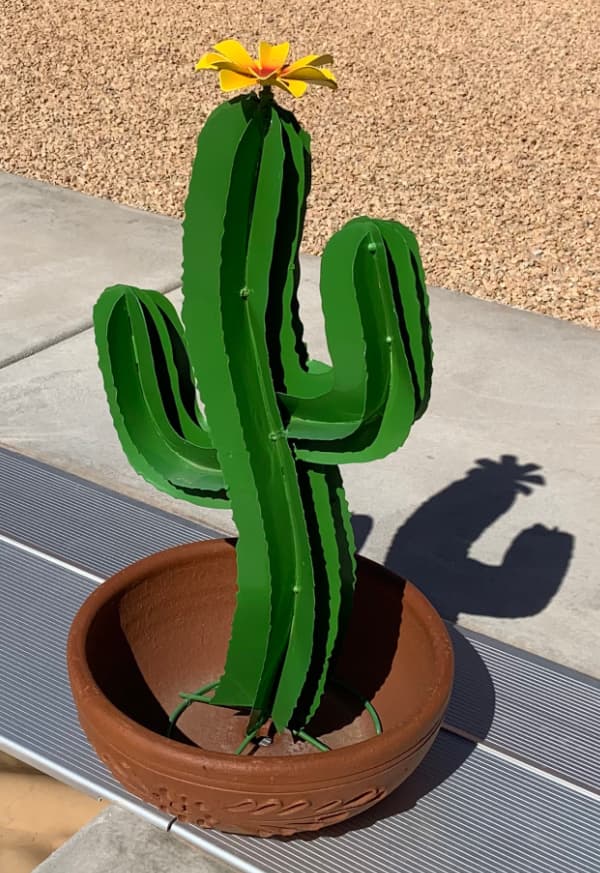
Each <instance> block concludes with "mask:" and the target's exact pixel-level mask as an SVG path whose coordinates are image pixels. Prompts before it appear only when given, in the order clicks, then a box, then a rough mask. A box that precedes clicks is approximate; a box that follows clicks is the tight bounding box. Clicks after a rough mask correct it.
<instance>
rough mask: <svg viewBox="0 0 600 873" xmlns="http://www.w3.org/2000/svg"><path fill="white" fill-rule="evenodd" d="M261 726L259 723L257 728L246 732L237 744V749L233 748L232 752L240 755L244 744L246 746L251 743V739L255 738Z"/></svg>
mask: <svg viewBox="0 0 600 873" xmlns="http://www.w3.org/2000/svg"><path fill="white" fill-rule="evenodd" d="M261 727H262V725H259V726H258V727H257V728H254V730H253V731H252V732H251V733H249V734H246V736H245V737H244V739H243V740H242V742H241V743H240V744H239V746H238V747H237V749H236V750H235V752H234V754H235V755H241V754H242V752H243V751H244V749H245V748H246V746H247V745H248V744H249V743H251V742H252V740H253V739H254V738H255V736H256V734H257V733H258V732H259V730H260V729H261Z"/></svg>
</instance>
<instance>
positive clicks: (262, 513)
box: [183, 99, 353, 730]
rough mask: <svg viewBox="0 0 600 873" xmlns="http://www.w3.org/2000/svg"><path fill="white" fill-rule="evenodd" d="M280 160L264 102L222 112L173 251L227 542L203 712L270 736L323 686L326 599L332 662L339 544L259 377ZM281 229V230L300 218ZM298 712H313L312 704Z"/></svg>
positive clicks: (266, 362) (265, 361)
mask: <svg viewBox="0 0 600 873" xmlns="http://www.w3.org/2000/svg"><path fill="white" fill-rule="evenodd" d="M285 154H286V147H285V141H284V125H283V123H282V121H281V119H280V117H279V115H278V114H277V113H276V112H275V111H274V110H273V108H272V106H271V105H270V104H269V103H268V102H267V103H265V102H264V101H262V100H261V101H258V100H256V99H253V100H247V99H246V100H245V101H239V102H237V103H236V102H232V103H229V104H225V105H224V106H223V107H221V109H220V110H219V111H218V112H216V113H214V114H213V116H211V118H209V120H208V121H207V123H206V126H205V128H204V130H203V132H202V135H201V137H200V141H199V144H198V160H197V163H196V168H195V170H194V173H193V175H192V180H191V183H190V191H189V196H188V201H187V204H186V218H185V220H184V238H183V246H184V274H183V292H184V306H183V321H184V323H185V325H186V339H187V344H188V349H189V354H190V359H191V363H192V366H193V369H194V372H195V373H196V376H197V378H198V382H199V386H200V393H201V395H202V399H203V401H204V404H205V408H206V416H207V420H208V422H209V426H210V435H211V439H212V441H213V443H214V445H215V446H216V449H217V453H218V457H219V462H220V465H221V469H222V472H223V476H224V479H225V481H226V482H227V486H228V493H229V497H230V500H231V506H232V510H233V516H234V520H235V523H236V525H237V528H238V531H239V542H238V548H237V562H238V600H237V608H236V612H235V616H234V620H233V629H232V637H231V642H230V647H229V652H228V656H227V663H226V667H225V672H224V675H223V677H222V678H221V681H220V683H219V687H218V689H217V690H216V692H215V695H214V698H213V702H214V703H217V704H221V705H227V706H238V707H248V706H250V707H253V709H254V710H255V715H254V719H253V721H254V722H257V721H258V720H259V719H260V718H261V717H263V716H265V715H267V714H268V715H272V717H273V721H274V723H275V726H276V728H277V729H278V730H283V729H284V728H285V727H287V726H288V724H289V723H290V721H291V719H292V715H293V714H294V712H295V710H296V708H297V703H298V698H299V696H300V695H301V693H302V691H303V689H304V688H305V687H306V686H307V684H308V685H309V686H310V685H311V684H312V686H313V687H314V688H315V689H318V688H320V687H321V684H322V682H323V676H322V673H323V669H324V665H323V664H321V670H320V672H319V671H317V670H316V666H315V665H316V664H317V663H318V662H317V660H316V656H315V646H314V643H313V632H314V628H315V620H316V619H315V602H316V598H317V599H319V600H323V594H325V595H326V603H327V606H326V608H325V607H322V606H319V608H318V609H317V610H316V611H317V613H318V619H317V620H318V622H319V623H320V624H321V625H322V627H323V628H325V626H326V629H325V630H321V631H320V635H321V636H320V638H323V640H324V641H323V642H322V644H321V649H322V650H323V651H330V650H331V647H332V641H331V638H332V636H333V637H334V636H335V633H333V634H332V630H331V629H332V628H334V629H335V630H337V610H338V608H339V600H340V599H341V594H340V593H338V594H337V596H334V597H333V601H334V602H333V603H332V598H331V597H330V596H329V591H328V590H327V591H325V590H324V589H325V587H326V586H327V587H328V576H331V577H332V578H334V577H335V578H337V586H338V588H339V587H340V581H339V570H340V567H339V562H340V557H339V554H342V555H343V554H344V553H347V552H348V551H349V537H351V532H350V528H349V522H348V519H347V509H344V507H345V503H344V499H343V489H342V486H341V479H340V478H339V473H338V472H337V471H336V470H327V469H325V468H324V467H319V466H318V465H312V464H310V463H300V462H297V461H296V458H295V456H294V452H293V446H292V445H291V444H290V443H289V442H288V439H287V434H286V432H285V428H284V423H283V421H282V417H281V413H280V401H279V399H278V396H277V393H276V385H275V383H274V378H273V373H272V370H271V357H272V351H273V350H272V349H269V348H268V345H267V342H268V340H267V331H266V330H265V324H266V318H267V308H268V306H269V301H270V299H272V296H273V295H274V294H276V293H279V294H282V288H281V287H274V285H275V281H276V280H275V278H274V277H275V276H276V277H277V281H279V278H280V277H281V275H282V271H281V266H280V264H279V265H278V269H275V267H274V265H275V264H277V263H278V261H279V259H281V257H282V249H281V242H280V240H281V222H282V218H281V212H282V210H284V214H285V208H286V203H285V202H282V190H283V183H282V180H283V173H284V165H285ZM286 220H288V221H290V222H291V223H292V226H293V225H294V224H295V223H297V222H298V214H297V213H296V214H291V213H290V215H289V216H288V217H287V219H286ZM288 257H290V255H289V253H288ZM290 259H291V261H292V263H293V261H294V253H292V255H291V258H290ZM332 499H333V502H334V504H335V507H334V508H332V506H331V505H330V501H331V500H332ZM307 504H308V509H307V507H306V505H307ZM344 513H345V514H344ZM323 534H324V535H325V537H326V539H327V542H323V543H322V544H321V540H322V539H323ZM350 541H351V539H350ZM334 553H339V554H335V556H334ZM347 563H348V562H347V561H346V564H347ZM349 569H350V571H351V570H352V568H349ZM348 581H349V584H350V585H351V584H352V581H353V576H351V577H350V579H349V580H348ZM315 592H317V593H315ZM336 601H337V602H336ZM325 612H326V613H327V619H325V618H324V613H325ZM330 613H331V615H334V613H335V617H334V618H331V616H330ZM311 668H312V669H311ZM315 671H316V672H318V675H316V673H315ZM307 677H308V678H307ZM303 706H304V710H305V712H306V713H307V714H308V713H309V712H311V711H312V710H313V709H314V700H313V699H312V698H311V697H310V695H307V696H306V697H305V699H304V703H303ZM298 718H299V719H300V722H301V723H300V724H299V726H300V727H302V726H303V716H302V715H301V714H298Z"/></svg>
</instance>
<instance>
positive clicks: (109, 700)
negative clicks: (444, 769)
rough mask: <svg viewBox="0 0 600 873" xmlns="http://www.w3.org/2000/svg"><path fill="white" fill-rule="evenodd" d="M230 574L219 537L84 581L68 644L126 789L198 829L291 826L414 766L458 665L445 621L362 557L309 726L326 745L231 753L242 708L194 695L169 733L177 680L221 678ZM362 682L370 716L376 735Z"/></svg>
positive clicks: (318, 822) (313, 822) (83, 710)
mask: <svg viewBox="0 0 600 873" xmlns="http://www.w3.org/2000/svg"><path fill="white" fill-rule="evenodd" d="M235 576H236V564H235V544H234V542H233V541H231V540H212V541H209V542H201V543H193V544H191V545H186V546H180V547H178V548H175V549H170V550H168V551H164V552H161V553H159V554H157V555H153V556H151V557H149V558H146V559H144V560H142V561H139V562H138V563H136V564H133V565H132V566H130V567H127V568H126V569H125V570H122V571H121V572H119V573H117V574H116V575H115V576H113V577H112V578H111V579H109V580H108V581H107V582H105V583H104V584H102V585H100V586H99V587H98V588H97V589H96V590H95V591H94V592H93V593H92V594H91V596H90V597H89V598H88V599H87V600H86V601H85V603H84V604H83V606H82V607H81V609H80V610H79V612H78V614H77V616H76V618H75V620H74V622H73V625H72V629H71V633H70V637H69V642H68V665H69V674H70V679H71V685H72V689H73V695H74V698H75V701H76V704H77V708H78V711H79V718H80V722H81V725H82V727H83V729H84V731H85V733H86V734H87V736H88V738H89V740H90V742H91V743H92V745H93V746H94V748H95V749H96V751H97V753H98V755H99V757H100V758H101V759H102V760H103V761H104V762H105V764H106V765H107V766H108V767H109V769H110V770H111V771H112V773H113V774H114V775H115V776H116V778H117V779H118V780H119V781H120V782H121V783H122V784H123V785H124V786H125V787H126V788H127V789H128V790H130V791H131V792H133V793H134V794H136V795H138V796H139V797H141V798H142V799H143V800H145V801H149V802H150V803H152V804H154V805H156V806H158V807H159V808H160V809H162V810H164V811H165V812H167V813H169V814H172V815H174V816H177V817H178V819H179V820H180V821H184V822H190V823H192V824H195V825H199V826H201V827H210V828H213V827H214V828H218V829H219V830H223V831H229V832H233V833H242V834H254V835H259V836H273V835H280V836H289V835H291V834H294V833H297V832H299V831H315V830H319V829H320V828H323V827H326V826H328V825H331V824H334V823H336V822H339V821H341V820H343V819H347V818H350V817H351V816H353V815H356V814H357V813H360V812H362V811H364V810H366V809H368V808H369V807H371V806H373V805H374V804H376V803H377V802H378V801H380V800H381V799H382V798H384V797H385V796H386V795H388V794H389V793H390V792H391V791H393V790H394V789H395V788H397V786H398V785H400V783H401V782H403V781H404V780H405V779H406V778H407V776H409V775H410V773H412V771H413V770H414V769H415V768H416V767H417V765H418V764H419V762H420V761H421V759H422V758H423V757H424V755H425V754H426V752H427V751H428V749H429V748H430V746H431V744H432V743H433V741H434V739H435V737H436V734H437V732H438V730H439V728H440V724H441V721H442V717H443V715H444V711H445V709H446V706H447V703H448V698H449V695H450V690H451V684H452V672H453V657H452V649H451V643H450V640H449V637H448V634H447V632H446V628H445V626H444V624H443V622H442V621H441V619H440V618H439V616H438V615H437V613H436V612H435V610H434V609H433V607H432V606H431V605H430V603H429V602H428V601H427V600H426V598H425V597H424V596H423V595H422V594H421V593H420V592H419V591H418V590H417V589H416V588H414V587H413V586H412V585H411V584H410V583H409V582H405V581H403V580H401V579H399V578H398V577H397V576H395V575H394V574H392V573H390V572H389V571H387V570H386V569H384V568H383V567H381V566H379V565H377V564H374V563H372V562H371V561H368V560H366V559H364V558H359V568H358V584H357V590H356V596H355V604H354V612H353V618H352V619H351V622H350V627H349V630H348V633H347V635H346V638H345V642H344V644H343V647H342V649H341V652H340V654H339V657H338V659H337V661H336V665H335V677H336V682H335V683H334V682H332V683H331V684H330V686H329V688H328V690H327V691H326V694H325V697H324V701H323V704H322V706H321V708H320V710H319V712H318V714H317V716H316V718H315V719H314V720H313V722H312V724H311V725H310V726H308V729H309V730H310V733H311V734H312V735H313V736H318V737H320V738H321V740H323V741H324V742H326V743H327V744H328V745H329V746H330V747H331V749H332V750H331V751H325V752H324V751H318V750H317V749H315V748H314V747H313V746H311V745H308V744H306V743H304V742H294V741H293V740H292V738H291V735H288V734H287V733H286V734H282V735H279V736H278V737H276V739H275V741H274V742H273V743H272V745H270V746H265V747H263V746H259V747H256V746H253V747H249V748H248V749H247V750H246V753H244V754H243V755H241V756H236V755H235V754H234V750H235V749H236V748H237V747H238V746H239V744H240V742H241V741H242V740H243V738H244V732H245V727H246V724H247V720H248V714H247V712H246V713H240V712H238V711H236V710H231V709H225V708H222V707H217V706H210V705H207V704H203V703H194V704H192V705H191V706H190V707H189V708H188V709H187V710H186V711H185V712H184V714H183V715H182V716H181V718H180V719H179V721H178V722H177V727H176V729H175V730H174V732H173V735H172V738H170V739H168V738H167V737H166V733H167V728H168V717H169V714H170V713H171V712H172V711H173V710H174V709H175V708H176V707H177V705H178V704H179V703H180V702H181V700H180V698H179V696H178V695H179V692H180V691H194V690H196V689H197V688H199V687H200V686H202V685H203V684H207V683H209V682H211V681H214V680H215V679H218V678H219V676H220V675H221V672H222V670H223V667H224V663H225V655H226V651H227V646H228V642H229V635H230V627H231V619H232V615H233V611H234V607H235V599H236V585H235ZM338 682H339V683H341V684H338ZM349 689H351V690H349ZM361 695H362V696H363V697H364V698H365V699H367V700H370V701H371V702H372V703H373V705H374V706H375V707H376V709H377V712H378V713H379V716H380V718H381V722H382V725H383V731H382V733H381V734H379V735H376V732H375V728H374V723H373V720H372V718H371V717H370V716H369V714H368V713H367V712H366V711H365V709H364V707H363V704H362V702H361V700H360V696H361Z"/></svg>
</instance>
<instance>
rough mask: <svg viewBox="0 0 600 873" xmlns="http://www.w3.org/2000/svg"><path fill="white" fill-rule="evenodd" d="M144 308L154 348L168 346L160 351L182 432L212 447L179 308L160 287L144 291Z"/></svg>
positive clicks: (199, 444)
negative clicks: (177, 308)
mask: <svg viewBox="0 0 600 873" xmlns="http://www.w3.org/2000/svg"><path fill="white" fill-rule="evenodd" d="M143 308H144V310H146V311H147V312H146V319H145V320H146V325H147V328H148V332H149V334H150V336H151V343H152V346H153V348H157V349H160V347H161V346H162V349H164V350H165V353H164V354H160V352H158V354H160V360H161V361H162V362H164V372H165V373H166V374H168V379H169V382H170V394H171V396H172V397H173V398H174V399H175V401H176V402H175V404H174V408H175V410H176V413H177V424H178V427H179V429H180V431H181V434H182V435H183V436H184V437H185V439H187V440H189V441H190V442H192V443H193V444H194V445H197V446H200V447H202V448H207V449H213V445H212V441H211V438H210V433H209V429H208V424H207V422H206V419H205V418H204V415H203V414H202V412H201V410H200V408H199V405H198V398H197V395H196V387H195V383H194V379H193V373H192V371H191V367H190V362H189V358H188V353H187V349H186V345H185V336H184V331H183V325H182V324H181V322H180V320H179V316H178V315H177V311H176V310H175V307H174V306H173V304H172V303H171V301H170V300H168V299H167V298H166V297H165V296H164V295H163V294H159V293H158V292H157V291H146V292H144V295H143ZM157 363H158V362H157ZM158 372H160V371H158ZM211 454H212V457H213V463H215V464H216V463H218V462H217V461H216V452H214V450H213V452H212V453H211Z"/></svg>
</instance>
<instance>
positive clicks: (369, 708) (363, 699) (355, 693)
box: [331, 679, 383, 736]
mask: <svg viewBox="0 0 600 873" xmlns="http://www.w3.org/2000/svg"><path fill="white" fill-rule="evenodd" d="M331 681H332V684H333V685H337V686H338V688H342V689H343V690H344V691H347V692H348V694H352V696H353V697H358V699H359V700H360V702H361V703H362V705H363V706H364V708H365V709H366V710H367V712H368V713H369V715H370V716H371V719H372V721H373V724H374V726H375V733H376V734H377V736H379V735H380V734H382V733H383V726H382V724H381V719H380V718H379V713H378V712H377V710H376V709H375V707H374V706H373V704H372V703H371V701H370V700H367V699H366V697H363V695H362V694H359V693H358V691H355V689H354V688H350V686H349V685H346V683H345V682H340V681H339V679H332V680H331Z"/></svg>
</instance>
